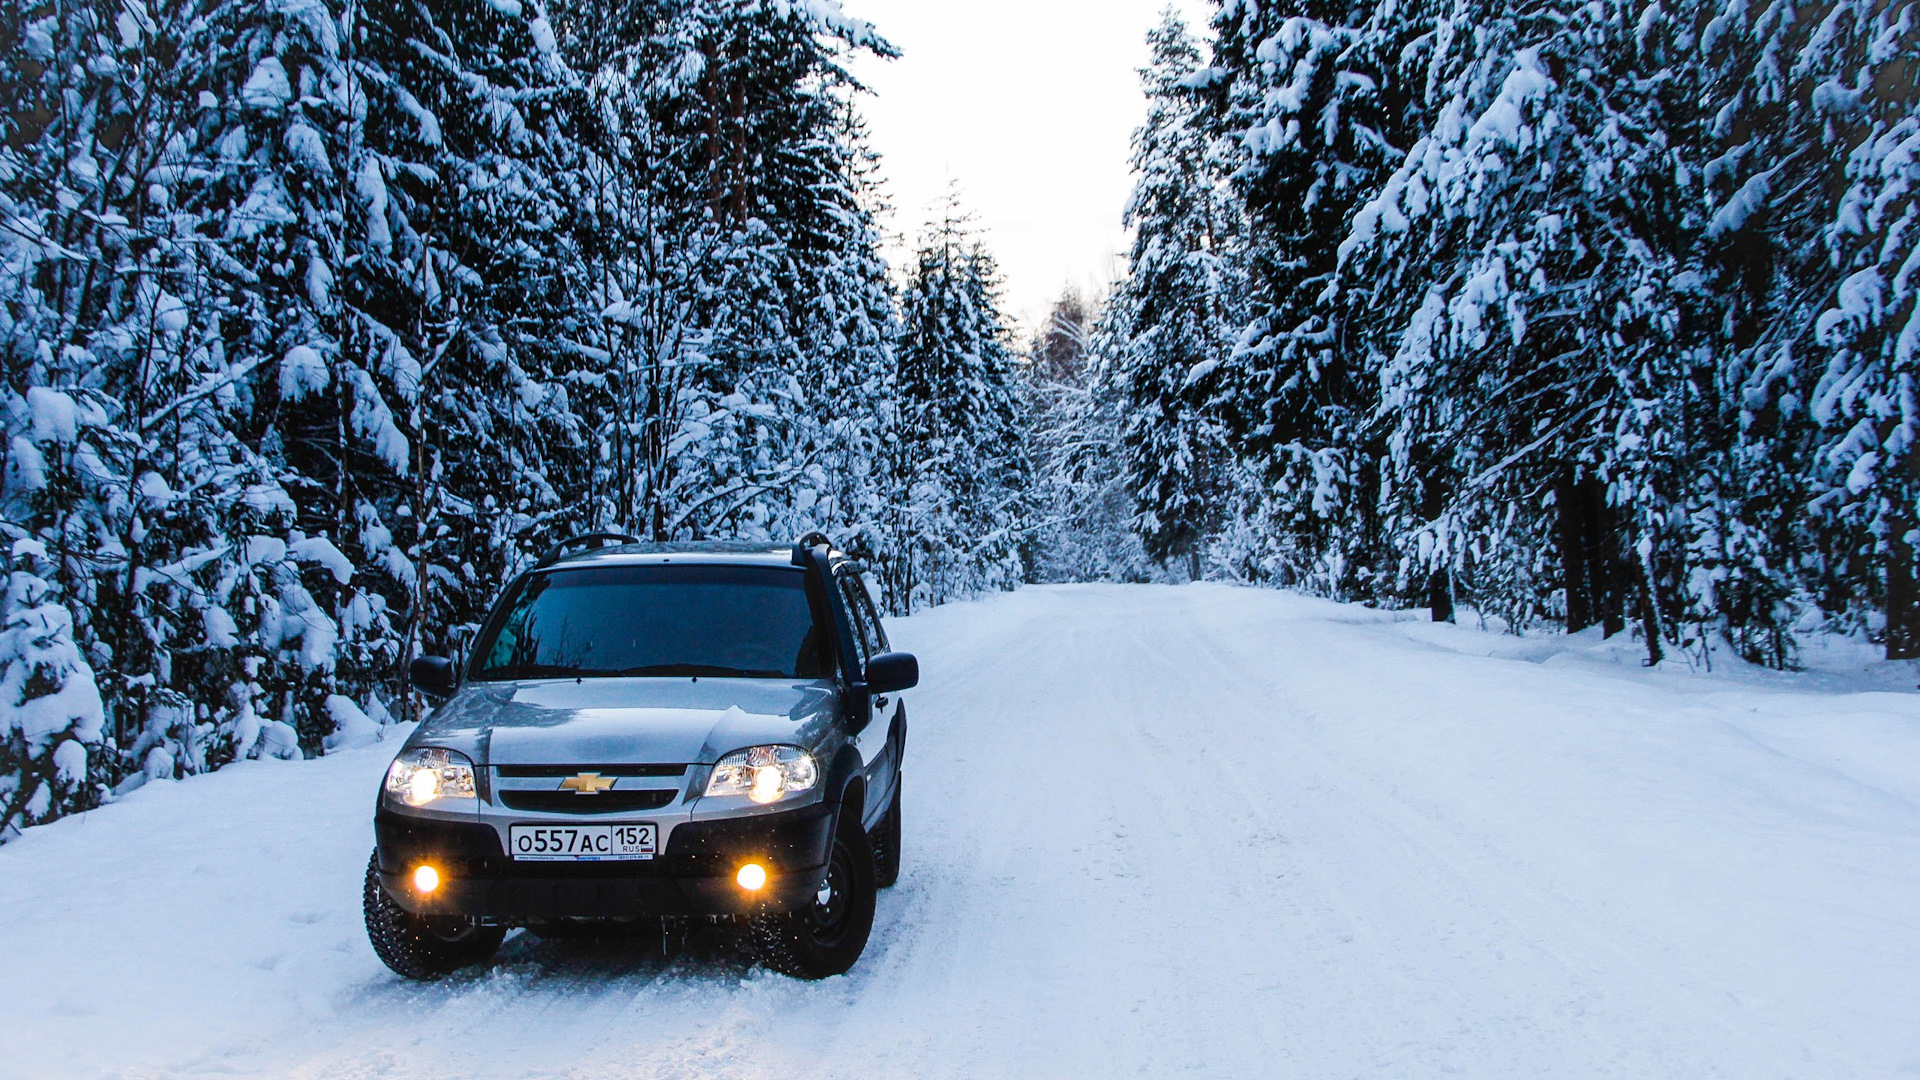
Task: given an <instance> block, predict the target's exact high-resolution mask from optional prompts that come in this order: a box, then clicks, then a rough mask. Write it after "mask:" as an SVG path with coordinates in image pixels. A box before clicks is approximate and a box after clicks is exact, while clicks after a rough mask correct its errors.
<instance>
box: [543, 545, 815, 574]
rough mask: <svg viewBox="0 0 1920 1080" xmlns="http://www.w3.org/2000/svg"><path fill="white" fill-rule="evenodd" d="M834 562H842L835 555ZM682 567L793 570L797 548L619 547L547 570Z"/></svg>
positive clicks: (566, 558)
mask: <svg viewBox="0 0 1920 1080" xmlns="http://www.w3.org/2000/svg"><path fill="white" fill-rule="evenodd" d="M834 555H835V558H834V562H835V563H836V564H837V563H839V562H841V561H842V559H841V558H840V557H839V555H840V553H839V552H834ZM660 563H680V564H693V565H708V566H793V545H792V544H776V543H774V542H772V541H770V540H767V541H760V540H694V541H677V542H672V543H641V544H615V545H611V546H608V547H603V548H594V549H592V550H587V551H576V552H570V553H568V554H566V555H563V556H561V557H560V558H558V559H556V560H554V562H553V563H551V564H550V565H548V566H545V567H541V569H543V570H556V569H559V568H561V567H581V566H646V565H657V564H660Z"/></svg>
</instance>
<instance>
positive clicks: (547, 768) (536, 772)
mask: <svg viewBox="0 0 1920 1080" xmlns="http://www.w3.org/2000/svg"><path fill="white" fill-rule="evenodd" d="M494 771H496V772H498V773H499V774H500V776H501V778H502V779H511V780H537V779H541V778H543V777H561V778H564V777H568V776H578V775H580V774H581V773H598V774H600V775H601V776H681V775H684V774H685V773H686V771H687V767H686V766H685V765H495V766H494Z"/></svg>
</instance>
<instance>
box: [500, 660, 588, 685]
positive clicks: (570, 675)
mask: <svg viewBox="0 0 1920 1080" xmlns="http://www.w3.org/2000/svg"><path fill="white" fill-rule="evenodd" d="M595 674H599V673H598V672H588V671H581V670H580V669H579V668H577V667H570V666H568V665H566V664H508V665H505V666H503V667H491V668H485V669H483V670H481V671H480V672H479V673H478V674H476V675H475V676H474V678H476V679H481V680H486V681H494V680H502V681H505V680H512V679H577V678H579V677H580V676H582V675H595Z"/></svg>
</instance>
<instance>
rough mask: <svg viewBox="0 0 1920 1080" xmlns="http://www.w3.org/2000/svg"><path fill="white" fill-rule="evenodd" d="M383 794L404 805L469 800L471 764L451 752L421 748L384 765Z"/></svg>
mask: <svg viewBox="0 0 1920 1080" xmlns="http://www.w3.org/2000/svg"><path fill="white" fill-rule="evenodd" d="M387 794H389V795H391V796H393V797H394V798H396V799H398V800H400V801H401V802H403V803H406V804H407V805H408V806H425V805H427V804H428V803H430V802H435V801H437V800H439V799H471V798H473V762H471V761H468V760H467V755H465V754H461V753H456V752H454V751H452V750H441V749H438V748H435V747H430V746H423V747H421V748H420V749H418V750H409V751H407V752H406V753H404V754H401V755H400V756H399V757H397V758H394V759H393V764H391V765H389V766H387Z"/></svg>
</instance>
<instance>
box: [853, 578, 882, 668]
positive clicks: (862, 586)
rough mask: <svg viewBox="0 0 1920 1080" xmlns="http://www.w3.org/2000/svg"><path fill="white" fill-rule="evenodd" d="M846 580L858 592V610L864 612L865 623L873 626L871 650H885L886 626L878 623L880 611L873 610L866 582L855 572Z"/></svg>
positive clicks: (877, 651)
mask: <svg viewBox="0 0 1920 1080" xmlns="http://www.w3.org/2000/svg"><path fill="white" fill-rule="evenodd" d="M847 581H848V582H849V583H850V584H851V585H852V586H853V591H854V592H855V593H858V594H859V603H860V610H861V611H863V612H865V613H866V617H867V624H868V625H870V626H872V627H873V643H872V648H873V651H874V652H876V653H883V652H886V651H887V628H886V627H885V626H882V625H881V624H880V613H879V612H877V611H875V610H874V607H873V594H872V593H870V592H868V591H867V583H866V582H865V581H862V580H861V579H860V577H859V575H857V574H856V575H854V576H852V577H849V578H848V579H847Z"/></svg>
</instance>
